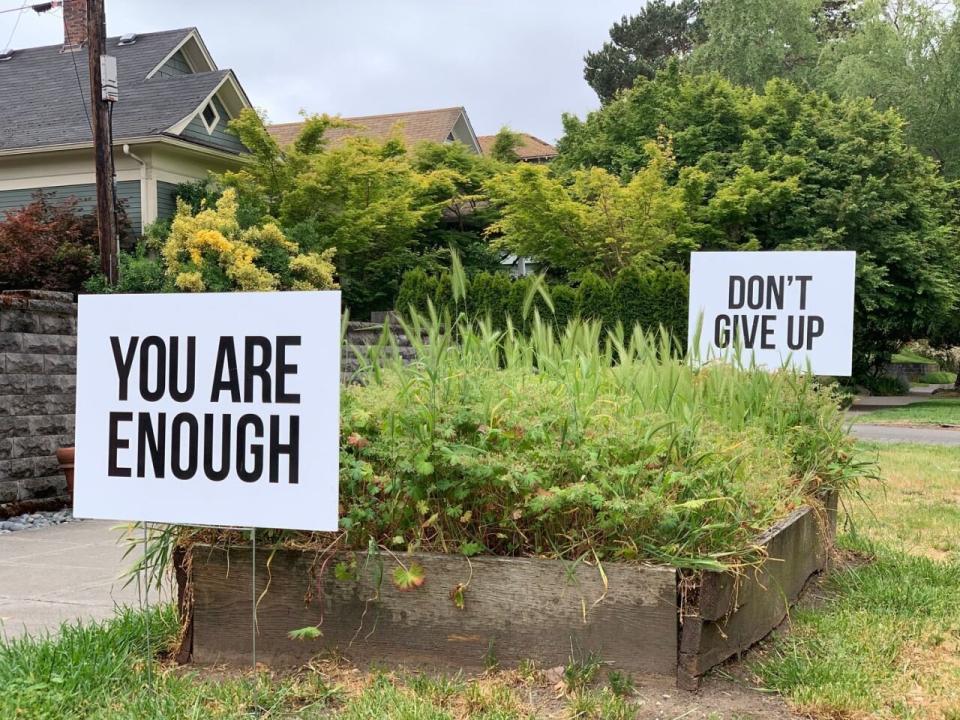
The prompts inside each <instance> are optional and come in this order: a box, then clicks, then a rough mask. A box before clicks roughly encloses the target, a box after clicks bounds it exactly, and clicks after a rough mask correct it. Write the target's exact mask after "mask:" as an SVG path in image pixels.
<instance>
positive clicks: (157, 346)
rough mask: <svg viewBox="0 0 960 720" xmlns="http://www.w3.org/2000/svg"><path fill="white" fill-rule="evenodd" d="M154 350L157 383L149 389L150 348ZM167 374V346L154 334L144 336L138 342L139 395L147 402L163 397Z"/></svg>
mask: <svg viewBox="0 0 960 720" xmlns="http://www.w3.org/2000/svg"><path fill="white" fill-rule="evenodd" d="M151 348H153V349H154V350H156V351H157V352H156V355H157V371H156V378H157V383H156V386H155V387H154V389H153V390H151V389H150V382H149V374H150V349H151ZM166 376H167V346H166V345H164V344H163V340H162V339H161V338H158V337H157V336H156V335H151V336H149V337H147V338H144V340H143V342H142V343H141V344H140V397H142V398H143V399H144V400H146V401H148V402H156V401H157V400H159V399H160V398H162V397H163V393H164V390H166Z"/></svg>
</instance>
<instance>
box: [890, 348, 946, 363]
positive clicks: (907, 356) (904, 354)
mask: <svg viewBox="0 0 960 720" xmlns="http://www.w3.org/2000/svg"><path fill="white" fill-rule="evenodd" d="M890 362H893V363H904V364H908V365H912V364H933V365H936V364H937V361H936V360H933V359H932V358H928V357H924V356H923V355H918V354H917V353H915V352H913V351H912V350H901V351H900V352H898V353H894V355H893V357H891V358H890Z"/></svg>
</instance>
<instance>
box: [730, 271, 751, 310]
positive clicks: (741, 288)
mask: <svg viewBox="0 0 960 720" xmlns="http://www.w3.org/2000/svg"><path fill="white" fill-rule="evenodd" d="M746 284H747V283H746V280H744V279H743V276H742V275H731V276H730V285H729V287H728V289H727V307H728V308H730V309H731V310H739V309H740V308H742V307H743V303H744V298H745V295H746V293H745V289H746Z"/></svg>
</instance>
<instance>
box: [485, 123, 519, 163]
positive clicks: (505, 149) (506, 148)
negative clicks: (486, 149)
mask: <svg viewBox="0 0 960 720" xmlns="http://www.w3.org/2000/svg"><path fill="white" fill-rule="evenodd" d="M521 145H523V136H522V135H521V134H520V133H518V132H513V130H511V129H510V128H508V127H507V126H506V125H504V126H503V127H502V128H500V131H499V132H498V133H497V135H496V137H495V138H494V140H493V145H492V147H491V148H490V157H492V158H493V159H494V160H497V161H499V162H503V163H515V162H517V161H518V160H519V159H520V156H519V155H517V148H518V147H520V146H521Z"/></svg>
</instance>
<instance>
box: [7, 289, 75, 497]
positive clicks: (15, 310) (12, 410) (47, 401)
mask: <svg viewBox="0 0 960 720" xmlns="http://www.w3.org/2000/svg"><path fill="white" fill-rule="evenodd" d="M76 352H77V306H76V303H75V302H74V301H73V296H72V295H71V294H70V293H60V292H50V291H43V290H7V291H4V292H2V293H0V504H3V503H9V502H16V501H22V500H35V499H42V498H51V497H58V496H62V495H65V494H66V488H67V486H66V481H65V479H64V477H63V473H62V472H61V471H60V468H59V465H58V464H57V458H56V455H55V453H56V451H57V448H60V447H68V446H71V445H73V432H74V415H73V413H74V405H75V390H76Z"/></svg>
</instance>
